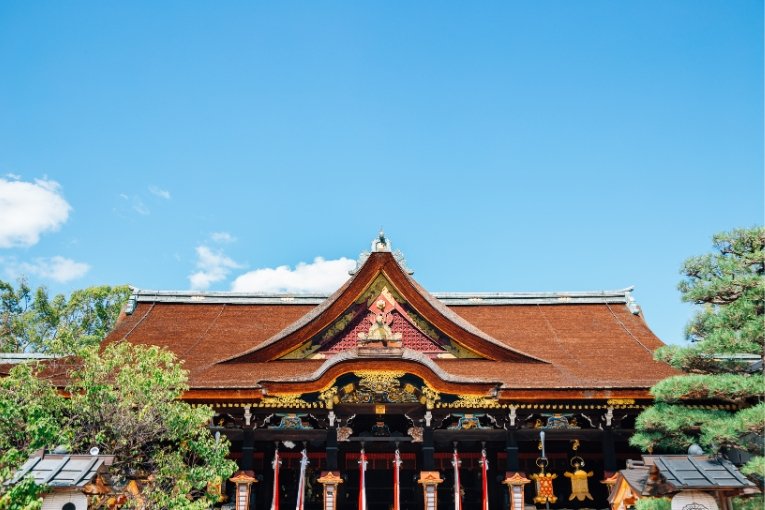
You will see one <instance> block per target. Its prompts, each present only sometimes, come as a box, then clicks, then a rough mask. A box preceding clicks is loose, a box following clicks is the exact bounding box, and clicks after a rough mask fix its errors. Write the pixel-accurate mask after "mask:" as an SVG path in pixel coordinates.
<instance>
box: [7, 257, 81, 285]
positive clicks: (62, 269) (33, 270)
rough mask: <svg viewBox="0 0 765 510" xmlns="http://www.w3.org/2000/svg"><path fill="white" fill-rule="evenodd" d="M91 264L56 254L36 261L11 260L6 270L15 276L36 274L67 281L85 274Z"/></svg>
mask: <svg viewBox="0 0 765 510" xmlns="http://www.w3.org/2000/svg"><path fill="white" fill-rule="evenodd" d="M89 270H90V266H89V265H88V264H85V263H84V262H76V261H74V260H72V259H68V258H65V257H61V256H59V255H56V256H54V257H50V258H37V259H34V262H32V263H30V262H20V263H17V262H15V261H13V260H11V261H9V263H8V266H7V267H6V271H7V272H8V273H9V274H10V275H12V277H14V278H18V277H20V276H28V275H35V276H39V277H41V278H47V279H49V280H53V281H56V282H59V283H67V282H70V281H72V280H76V279H78V278H82V277H83V276H85V273H87V272H88V271H89Z"/></svg>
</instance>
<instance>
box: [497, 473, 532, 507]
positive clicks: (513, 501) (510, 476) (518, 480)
mask: <svg viewBox="0 0 765 510" xmlns="http://www.w3.org/2000/svg"><path fill="white" fill-rule="evenodd" d="M530 482H531V480H529V479H528V478H526V477H525V476H523V475H521V474H520V473H511V472H507V473H505V481H503V482H502V483H503V484H505V485H507V490H508V491H510V510H523V506H524V501H525V498H524V490H525V485H526V484H527V483H530Z"/></svg>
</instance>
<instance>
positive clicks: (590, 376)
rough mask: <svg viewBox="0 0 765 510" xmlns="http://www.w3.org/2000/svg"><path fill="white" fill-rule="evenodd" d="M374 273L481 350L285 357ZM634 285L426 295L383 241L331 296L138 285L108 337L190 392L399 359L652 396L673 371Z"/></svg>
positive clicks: (481, 381) (517, 391)
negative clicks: (175, 375)
mask: <svg viewBox="0 0 765 510" xmlns="http://www.w3.org/2000/svg"><path fill="white" fill-rule="evenodd" d="M380 278H384V280H385V283H386V284H389V285H390V287H391V289H394V290H395V293H396V295H398V296H399V297H401V298H402V299H403V300H405V302H406V305H407V307H408V309H409V310H410V311H411V310H414V311H415V312H416V313H417V315H418V316H419V317H420V318H422V319H424V320H427V322H428V323H429V324H431V325H433V326H434V327H435V328H437V329H438V330H439V331H441V332H442V333H444V334H445V335H447V336H448V337H449V338H450V339H453V340H454V341H455V342H459V343H460V344H461V345H463V346H464V347H465V348H466V349H468V350H470V351H472V352H474V353H476V354H478V355H479V358H480V359H464V358H463V359H441V358H439V357H438V356H436V355H433V356H431V357H430V358H429V359H427V360H425V359H423V358H424V357H423V356H419V355H415V354H412V353H411V352H410V353H409V354H407V355H406V356H404V355H403V354H400V355H399V358H398V359H397V360H395V359H387V358H386V359H383V358H379V357H375V356H374V355H373V356H371V357H370V356H366V355H365V356H363V357H362V356H357V355H354V354H353V352H350V351H343V352H339V353H338V352H325V354H326V355H328V356H329V357H327V356H324V358H326V359H282V357H283V356H284V354H285V353H290V352H292V351H294V350H295V349H297V348H299V347H300V346H301V345H303V344H304V343H305V342H306V341H310V340H311V338H316V337H317V335H318V334H320V333H321V332H323V331H326V330H327V328H328V326H330V325H332V324H334V323H336V321H338V317H341V316H342V315H343V314H344V313H346V312H347V311H348V310H349V307H351V306H358V305H356V303H359V299H362V300H364V299H366V294H365V293H369V292H371V287H370V286H371V285H372V283H373V282H375V281H379V279H380ZM631 290H632V289H631V288H627V289H621V290H615V291H593V292H537V293H532V292H523V293H522V292H514V293H433V294H431V293H428V292H427V291H426V290H425V289H423V288H422V287H421V286H420V285H419V284H418V283H417V282H416V281H415V280H414V279H413V278H412V277H411V276H410V275H409V273H408V271H407V270H406V269H405V267H402V264H401V263H399V259H398V257H397V256H396V255H395V254H393V253H391V252H390V251H389V250H382V251H373V252H372V253H369V254H367V255H366V258H365V259H364V261H363V264H360V265H359V268H358V269H357V270H356V271H355V272H354V274H353V277H352V278H350V279H349V280H348V281H347V282H346V283H345V285H343V286H342V287H341V288H340V289H339V290H338V291H337V292H335V293H334V294H332V295H331V296H325V295H320V294H308V295H299V294H264V293H227V292H206V293H200V292H171V291H149V290H147V291H142V290H136V291H135V293H134V295H133V296H132V298H131V300H130V302H129V305H128V308H127V310H126V313H125V314H123V315H122V316H121V318H120V320H119V321H118V323H117V325H116V326H115V328H114V330H113V331H112V332H111V333H110V335H109V336H108V338H107V342H114V341H122V340H126V341H129V342H134V343H141V344H154V345H160V346H163V347H166V348H168V349H170V350H172V351H173V352H174V353H175V354H176V356H178V358H180V359H181V360H182V361H183V362H184V367H185V368H186V369H188V370H189V372H190V377H189V379H190V380H189V383H190V386H191V388H192V390H199V391H202V390H205V391H213V390H214V391H216V392H217V393H216V394H217V395H220V394H221V393H220V392H221V391H223V392H226V391H229V392H234V393H236V394H239V395H245V394H247V395H254V394H255V393H253V392H257V391H260V390H262V389H264V388H271V389H274V388H276V387H279V388H282V390H281V391H287V390H286V389H284V388H289V387H292V388H298V389H305V388H309V387H311V388H313V387H314V386H317V387H323V386H325V385H326V384H327V383H328V382H329V383H331V380H330V381H328V380H327V378H331V377H336V376H337V375H338V374H340V373H347V372H352V371H354V370H368V369H370V368H375V367H383V366H385V367H389V368H390V367H393V366H395V365H396V364H398V365H400V366H402V367H403V366H406V367H407V369H408V370H409V369H411V370H413V371H414V372H416V373H417V375H419V376H420V377H422V378H423V379H427V380H428V381H429V383H432V384H434V385H438V384H440V385H442V387H444V388H446V387H451V388H454V387H455V385H460V384H462V385H472V384H474V385H476V386H475V387H476V388H477V387H481V388H485V387H492V388H494V389H495V390H499V395H500V398H506V399H533V398H536V397H537V396H538V395H539V394H540V391H544V390H559V394H560V395H563V394H564V393H565V395H569V396H571V398H584V399H587V398H595V397H606V398H611V397H612V396H621V397H625V398H650V396H649V394H648V392H647V390H648V388H649V387H650V386H652V385H653V384H655V383H656V382H657V381H659V380H661V379H663V378H665V377H668V376H670V375H674V374H675V373H676V371H675V370H674V369H672V368H671V367H669V366H668V365H666V364H664V363H661V362H657V361H654V360H653V355H652V353H653V351H654V350H655V349H656V348H657V347H659V346H662V345H663V343H662V342H661V341H660V340H659V339H658V338H657V337H656V336H655V335H654V334H653V333H652V332H651V330H650V329H649V328H648V326H647V325H646V323H645V321H644V319H643V317H642V315H641V312H640V309H639V307H637V305H636V304H635V302H634V300H633V299H632V296H631ZM373 297H374V296H373ZM404 347H406V345H404ZM404 350H407V349H404ZM391 369H392V368H391ZM414 372H413V373H414ZM295 381H299V382H295ZM290 385H292V386H290ZM306 391H308V390H307V389H306ZM312 391H313V390H312ZM481 391H483V390H481ZM237 392H238V393H237ZM247 392H249V393H247ZM560 392H564V393H560ZM234 393H232V394H234ZM216 398H217V397H216Z"/></svg>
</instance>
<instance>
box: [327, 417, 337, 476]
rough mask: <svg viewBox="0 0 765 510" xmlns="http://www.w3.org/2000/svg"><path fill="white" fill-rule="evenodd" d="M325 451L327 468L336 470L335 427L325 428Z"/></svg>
mask: <svg viewBox="0 0 765 510" xmlns="http://www.w3.org/2000/svg"><path fill="white" fill-rule="evenodd" d="M325 451H326V454H327V469H328V470H330V471H335V470H337V469H338V467H337V452H338V446H337V427H329V428H327V442H326V446H325Z"/></svg>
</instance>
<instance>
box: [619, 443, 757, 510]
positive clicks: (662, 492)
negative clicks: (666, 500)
mask: <svg viewBox="0 0 765 510" xmlns="http://www.w3.org/2000/svg"><path fill="white" fill-rule="evenodd" d="M757 492H759V490H758V489H757V487H756V486H755V484H754V483H752V482H751V481H750V480H749V479H747V478H746V477H745V476H744V475H742V474H741V472H739V470H738V469H737V468H736V466H734V465H733V464H732V463H731V462H729V461H727V460H725V459H722V458H712V457H709V456H707V455H644V456H643V462H629V463H628V465H627V469H622V470H621V471H619V472H618V474H617V478H616V482H615V484H614V488H613V490H612V491H611V496H610V497H609V499H608V501H609V503H610V504H611V508H612V510H626V509H628V508H630V507H633V506H634V505H635V503H636V502H637V500H638V499H640V498H643V497H671V498H672V509H673V510H675V509H676V508H677V509H678V510H683V509H689V510H691V509H692V510H727V509H729V508H730V502H729V500H730V498H732V497H734V496H741V495H747V494H755V493H757Z"/></svg>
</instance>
